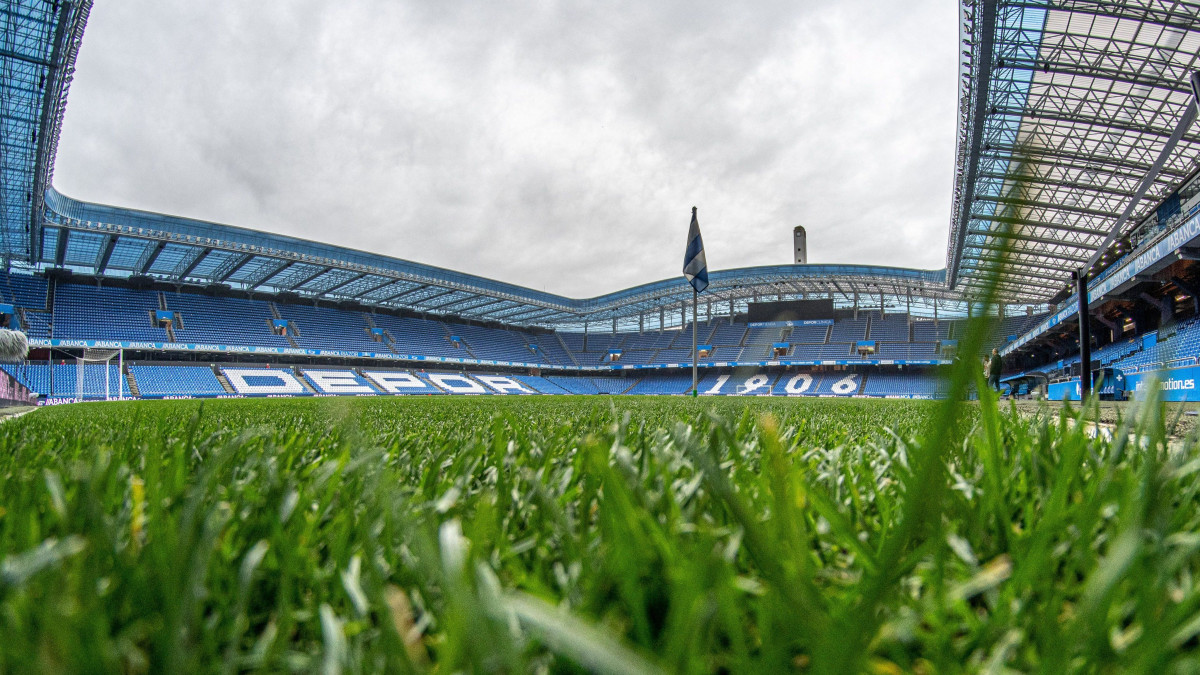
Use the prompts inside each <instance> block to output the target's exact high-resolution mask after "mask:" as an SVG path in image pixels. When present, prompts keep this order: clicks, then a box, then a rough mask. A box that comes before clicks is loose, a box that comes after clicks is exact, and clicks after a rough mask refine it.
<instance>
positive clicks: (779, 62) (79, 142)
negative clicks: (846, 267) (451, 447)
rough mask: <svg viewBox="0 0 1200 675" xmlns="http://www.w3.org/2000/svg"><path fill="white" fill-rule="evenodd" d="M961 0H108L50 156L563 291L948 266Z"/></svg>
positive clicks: (209, 214) (180, 201)
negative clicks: (739, 270) (736, 274)
mask: <svg viewBox="0 0 1200 675" xmlns="http://www.w3.org/2000/svg"><path fill="white" fill-rule="evenodd" d="M957 30H958V29H957V3H956V2H955V1H954V0H906V1H905V2H895V0H806V1H803V2H797V1H796V0H756V1H755V2H750V3H729V2H724V1H722V2H715V1H708V0H703V1H697V0H687V1H684V0H667V1H655V2H645V1H639V0H614V1H609V2H599V1H591V2H582V1H580V2H568V1H566V0H533V1H530V2H496V1H495V0H476V1H471V0H439V1H438V2H426V1H425V0H404V1H398V0H342V1H339V2H328V1H325V0H258V1H257V2H245V0H207V1H205V2H195V1H194V0H99V1H98V2H96V4H95V6H94V8H93V10H92V15H91V20H90V22H89V25H88V29H87V33H86V35H85V37H84V42H83V48H82V50H81V53H80V56H79V63H78V71H77V73H76V77H75V81H74V83H73V84H72V86H71V93H70V103H69V105H68V107H67V115H66V121H65V123H64V128H63V133H62V140H61V142H60V146H59V155H58V159H57V163H56V173H55V177H54V184H55V186H56V187H57V188H58V189H59V190H60V191H62V192H64V193H66V194H68V195H70V196H73V197H76V198H79V199H85V200H90V201H98V202H103V203H109V204H116V205H121V206H129V207H134V208H141V209H148V210H152V211H159V212H164V213H172V214H178V215H185V216H189V217H194V218H202V219H205V220H212V221H217V222H223V223H230V224H234V225H241V226H245V227H252V228H258V229H263V230H268V231H273V232H280V233H285V234H291V235H296V236H301V237H306V238H310V239H316V240H319V241H325V242H330V243H336V244H341V245H345V246H351V247H354V248H359V249H365V250H369V251H375V252H379V253H383V254H388V255H394V256H398V257H402V258H407V259H410V260H416V261H420V262H424V263H430V264H434V265H440V266H444V267H449V268H452V269H457V270H462V271H468V272H472V273H476V274H481V275H484V276H488V277H492V278H496V279H500V280H503V281H508V282H513V283H518V284H522V285H526V286H529V287H532V288H537V289H545V290H549V291H551V292H556V293H562V294H564V295H568V296H572V297H586V296H592V295H597V294H600V293H605V292H609V291H614V290H618V289H620V288H624V287H627V286H631V285H634V284H638V283H642V282H647V281H652V280H657V279H661V278H665V277H670V276H675V275H678V274H679V273H680V268H681V267H682V256H683V249H684V238H685V236H686V233H687V225H688V220H689V218H690V214H691V207H692V206H693V205H695V206H698V207H699V209H700V225H701V229H702V231H703V234H704V240H705V248H706V251H707V255H708V262H709V268H710V269H724V268H730V267H741V266H749V265H766V264H778V263H790V262H791V248H790V245H791V229H792V227H793V226H794V225H804V226H805V227H806V228H807V229H808V241H809V255H810V261H811V262H816V263H829V262H856V263H873V264H888V265H900V266H909V267H921V268H931V269H936V268H941V267H942V266H943V264H944V256H945V247H946V232H947V230H948V226H949V217H950V192H951V186H952V178H953V169H954V134H955V117H956V111H955V106H956V103H955V95H956V92H955V87H956V78H957V53H958V42H957V38H958V34H957Z"/></svg>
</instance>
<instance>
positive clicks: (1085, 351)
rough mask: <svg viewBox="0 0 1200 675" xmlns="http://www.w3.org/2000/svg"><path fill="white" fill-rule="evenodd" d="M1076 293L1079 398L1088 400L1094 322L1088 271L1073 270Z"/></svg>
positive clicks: (1090, 390) (1090, 383)
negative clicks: (1088, 287) (1089, 305)
mask: <svg viewBox="0 0 1200 675" xmlns="http://www.w3.org/2000/svg"><path fill="white" fill-rule="evenodd" d="M1071 279H1072V280H1073V281H1074V282H1075V294H1076V297H1077V298H1078V300H1079V398H1080V400H1082V401H1086V400H1087V399H1088V397H1089V396H1091V395H1092V323H1091V321H1090V318H1091V317H1090V315H1089V313H1088V292H1087V279H1088V275H1087V272H1084V271H1079V272H1072V273H1071Z"/></svg>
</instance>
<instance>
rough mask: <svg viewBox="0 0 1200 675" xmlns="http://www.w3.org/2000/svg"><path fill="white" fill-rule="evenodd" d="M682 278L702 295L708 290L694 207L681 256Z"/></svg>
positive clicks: (706, 273)
mask: <svg viewBox="0 0 1200 675" xmlns="http://www.w3.org/2000/svg"><path fill="white" fill-rule="evenodd" d="M683 276H684V277H685V278H686V279H687V280H688V283H689V284H691V285H692V288H694V289H696V292H697V293H703V292H704V289H706V288H708V263H707V262H705V260H704V240H703V239H701V238H700V221H698V220H696V207H694V206H693V207H692V226H691V227H689V228H688V238H687V252H686V253H684V254H683Z"/></svg>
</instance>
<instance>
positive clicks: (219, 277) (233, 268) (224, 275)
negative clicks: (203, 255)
mask: <svg viewBox="0 0 1200 675" xmlns="http://www.w3.org/2000/svg"><path fill="white" fill-rule="evenodd" d="M159 243H160V244H161V243H162V242H159ZM156 255H157V254H156ZM253 259H254V254H253V253H243V254H242V257H241V258H237V259H231V260H230V261H228V262H229V265H228V267H226V268H225V269H224V270H223V271H222V270H217V272H215V273H214V276H213V281H215V282H217V283H219V284H221V283H225V280H226V279H228V278H229V277H231V276H233V275H234V274H237V271H238V270H240V269H242V267H244V266H245V265H246V263H248V262H250V261H251V260H253ZM223 267H224V266H223Z"/></svg>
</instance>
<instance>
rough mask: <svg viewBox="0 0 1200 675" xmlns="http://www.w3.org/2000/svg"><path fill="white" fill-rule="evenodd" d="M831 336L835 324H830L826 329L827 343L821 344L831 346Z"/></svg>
mask: <svg viewBox="0 0 1200 675" xmlns="http://www.w3.org/2000/svg"><path fill="white" fill-rule="evenodd" d="M831 335H833V324H829V325H828V326H826V327H825V341H824V342H822V343H821V344H826V345H827V344H829V337H830V336H831Z"/></svg>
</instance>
